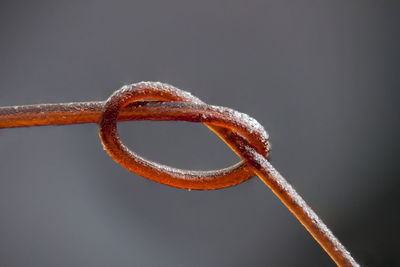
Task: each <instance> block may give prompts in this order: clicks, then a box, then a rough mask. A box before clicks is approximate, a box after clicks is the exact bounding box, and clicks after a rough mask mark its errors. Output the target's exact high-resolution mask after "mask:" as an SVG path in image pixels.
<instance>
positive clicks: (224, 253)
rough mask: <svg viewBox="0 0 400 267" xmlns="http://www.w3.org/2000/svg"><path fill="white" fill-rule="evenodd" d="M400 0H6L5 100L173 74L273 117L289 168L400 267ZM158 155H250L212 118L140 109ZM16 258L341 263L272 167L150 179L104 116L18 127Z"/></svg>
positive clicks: (1, 249) (135, 141)
mask: <svg viewBox="0 0 400 267" xmlns="http://www.w3.org/2000/svg"><path fill="white" fill-rule="evenodd" d="M399 12H400V4H399V3H398V2H397V3H395V2H393V3H390V2H389V1H385V2H382V1H362V2H353V3H348V2H347V1H331V2H329V3H328V2H318V1H302V2H291V1H282V0H277V1H251V2H250V1H195V2H194V1H142V2H138V1H79V2H78V1H75V2H72V1H31V2H28V1H25V2H22V1H21V2H20V1H1V3H0V36H1V42H0V73H1V74H0V105H1V106H9V105H23V104H36V103H58V102H71V101H92V100H93V101H94V100H105V99H107V98H108V96H109V95H110V94H111V93H112V92H113V91H115V90H117V89H118V88H120V87H121V86H122V85H124V84H129V83H134V82H138V81H142V80H149V81H162V82H167V83H170V84H173V85H175V86H177V87H179V88H181V89H184V90H187V91H190V92H192V93H193V94H194V95H195V96H197V97H199V98H200V99H202V100H204V101H205V102H206V103H209V104H214V105H220V106H228V107H230V108H233V109H236V110H239V111H241V112H244V113H247V114H249V115H250V116H252V117H254V118H255V119H257V120H258V121H259V122H260V123H261V124H262V125H264V127H265V128H266V129H267V131H268V132H269V133H270V136H271V142H272V152H271V159H272V163H273V164H274V166H275V167H276V168H277V169H278V170H279V171H280V172H281V173H282V174H283V175H284V176H285V177H286V178H287V180H288V181H289V182H290V183H292V185H293V186H294V187H295V188H296V190H297V191H298V192H299V193H300V194H301V195H302V196H303V197H304V199H305V200H306V201H307V202H308V203H309V204H310V206H311V207H312V208H313V209H314V210H315V211H316V212H317V213H318V214H319V215H320V216H321V218H322V219H323V220H324V221H325V223H326V224H327V225H328V226H329V227H330V228H331V229H332V231H333V232H334V233H335V234H336V235H337V237H338V238H339V239H340V240H341V241H342V242H343V244H344V245H345V246H346V247H347V248H348V249H349V250H350V251H351V252H352V254H353V255H354V257H355V258H356V259H357V260H358V261H359V262H360V263H361V264H362V265H363V266H395V265H400V260H399V259H398V252H399V243H398V239H399V237H400V230H399V228H398V227H399V223H400V220H399V208H400V207H399V197H398V191H399V184H400V182H399V163H398V155H399V152H400V149H399V148H400V147H399V141H398V137H399V134H400V126H399V125H400V124H399V111H400V106H399V100H400V92H399V86H400V75H399V70H400V51H399V47H400V37H399V26H400V24H399ZM119 130H120V134H121V136H122V139H123V141H124V142H125V143H126V144H127V145H128V146H129V147H130V148H131V149H132V150H133V151H136V152H138V153H140V154H141V155H144V156H145V157H147V158H150V159H152V160H156V161H159V162H161V163H164V164H169V165H172V166H175V167H180V168H186V169H204V170H207V169H216V168H222V167H226V166H228V165H230V164H233V163H235V162H236V161H237V160H238V158H237V157H236V155H235V154H234V153H233V152H232V151H230V149H229V148H228V147H227V146H226V145H225V144H224V143H223V142H222V141H221V140H219V139H218V137H216V136H215V135H214V134H213V133H211V132H210V131H208V130H207V129H206V127H204V126H202V125H201V124H193V123H184V122H124V123H120V124H119ZM0 149H1V153H0V236H1V238H0V266H334V263H333V262H332V261H331V259H330V258H329V257H328V256H327V255H326V254H325V252H324V251H323V250H322V249H321V248H320V247H319V245H318V244H317V243H316V242H315V241H314V240H313V239H312V237H311V236H310V235H309V234H308V233H307V232H306V230H305V229H304V228H303V227H302V226H301V225H300V224H299V222H298V221H297V220H296V219H295V218H294V216H293V215H292V214H291V213H290V212H289V211H288V210H287V209H286V208H285V207H284V206H283V204H281V203H280V201H279V200H278V199H277V198H276V197H275V195H274V194H273V193H272V192H271V191H270V189H269V188H267V187H266V186H264V184H263V183H262V182H261V181H260V180H259V179H257V178H253V179H251V180H249V181H247V182H245V183H243V184H240V185H238V186H236V187H231V188H227V189H223V190H216V191H190V192H189V191H187V190H181V189H176V188H171V187H167V186H164V185H161V184H157V183H155V182H152V181H149V180H146V179H143V178H141V177H139V176H137V175H135V174H133V173H130V172H129V171H127V170H126V169H124V168H122V167H121V166H119V165H118V164H116V163H115V162H114V161H113V160H112V159H111V158H110V157H109V156H108V155H107V153H106V152H105V151H104V150H103V148H102V146H101V143H100V140H99V139H98V135H97V125H96V124H86V125H74V126H58V127H57V126H49V127H34V128H19V129H4V130H1V131H0Z"/></svg>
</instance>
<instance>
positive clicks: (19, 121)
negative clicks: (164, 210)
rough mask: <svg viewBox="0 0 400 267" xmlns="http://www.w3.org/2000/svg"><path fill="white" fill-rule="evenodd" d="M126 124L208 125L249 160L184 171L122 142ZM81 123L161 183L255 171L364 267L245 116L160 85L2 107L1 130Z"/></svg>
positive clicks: (333, 246) (324, 241)
mask: <svg viewBox="0 0 400 267" xmlns="http://www.w3.org/2000/svg"><path fill="white" fill-rule="evenodd" d="M144 99H156V100H159V101H143V100H144ZM162 101H178V102H162ZM124 120H180V121H191V122H202V123H204V124H206V125H207V126H208V127H209V128H210V129H211V130H213V131H214V132H215V133H216V134H218V135H219V136H220V137H221V138H222V139H223V140H224V141H225V142H226V143H227V144H228V145H229V146H230V147H231V148H232V149H233V150H234V151H235V152H236V153H237V154H238V155H239V156H240V157H241V158H242V160H243V161H242V162H241V163H239V164H236V165H233V166H231V167H229V168H226V169H222V170H217V171H206V172H204V171H188V170H180V169H175V168H171V167H168V166H164V165H160V164H157V163H154V162H151V161H147V160H145V159H143V158H141V157H140V156H139V155H137V154H135V153H133V152H132V151H130V150H129V149H128V148H127V147H125V146H124V145H123V144H122V143H121V142H120V140H119V136H118V132H117V129H116V122H117V121H124ZM76 123H99V128H100V131H99V134H100V137H101V139H102V142H103V145H104V147H105V149H106V150H107V152H108V153H109V154H110V155H111V156H112V157H113V158H114V159H115V160H116V161H117V162H118V163H120V164H121V165H123V166H124V167H126V168H127V169H129V170H131V171H133V172H135V173H138V174H139V175H141V176H144V177H146V178H149V179H151V180H154V181H156V182H159V183H163V184H167V185H170V186H175V187H180V188H188V189H217V188H222V187H227V186H232V185H235V184H238V183H240V182H243V181H244V180H246V179H248V178H250V177H251V176H253V174H254V173H255V174H256V175H257V176H258V177H259V178H260V179H261V180H262V181H263V182H264V183H265V184H266V185H267V186H268V187H270V188H271V189H272V191H273V192H274V193H275V194H276V195H277V196H278V197H279V199H280V200H281V201H282V202H283V203H284V204H285V206H286V207H287V208H288V209H289V210H290V211H291V212H292V213H293V214H294V215H295V216H296V218H297V219H298V220H299V221H300V222H301V223H302V224H303V226H304V227H305V228H306V229H307V230H308V231H309V232H310V234H311V235H312V236H313V237H314V238H315V239H316V240H317V241H318V243H319V244H320V245H321V246H322V247H323V248H324V250H325V251H326V252H327V253H328V254H329V256H330V257H331V258H332V259H333V260H334V261H335V262H336V264H337V265H338V266H359V265H358V264H357V262H356V261H355V260H354V259H353V258H352V257H351V255H350V253H349V252H348V251H347V250H346V249H345V247H344V246H343V245H342V244H341V243H340V242H339V241H338V239H337V238H336V237H335V236H334V235H333V234H332V232H331V231H330V230H329V229H328V227H327V226H326V225H325V224H324V223H323V222H322V221H321V220H320V219H319V217H318V216H317V215H316V213H315V212H314V211H313V210H312V209H311V208H310V207H309V206H308V205H307V204H306V202H305V201H304V200H303V199H302V198H301V197H300V195H299V194H298V193H297V192H296V191H295V190H294V189H293V187H292V186H291V185H290V184H289V183H288V182H287V181H286V180H285V179H284V178H283V177H282V175H281V174H280V173H279V172H278V171H277V170H276V169H275V168H274V167H273V166H272V165H271V164H270V162H269V161H268V160H267V156H268V149H269V146H268V142H267V140H268V135H267V134H266V132H265V131H264V130H263V128H262V127H259V125H258V124H257V123H255V121H252V119H251V118H249V117H246V116H245V115H244V114H241V113H238V112H236V111H233V110H230V109H227V108H221V107H216V106H210V105H206V104H205V103H203V102H201V101H200V100H198V99H197V98H194V97H193V96H191V95H188V94H187V93H184V92H182V91H180V90H178V89H176V88H173V87H171V86H167V85H164V84H159V83H156V84H155V83H141V84H136V85H132V86H130V87H124V88H122V89H121V90H119V91H117V92H116V93H114V94H113V95H112V96H111V97H110V99H109V100H108V101H106V102H81V103H69V104H45V105H30V106H15V107H0V128H11V127H26V126H40V125H64V124H76Z"/></svg>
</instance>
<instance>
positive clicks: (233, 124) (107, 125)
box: [99, 82, 269, 189]
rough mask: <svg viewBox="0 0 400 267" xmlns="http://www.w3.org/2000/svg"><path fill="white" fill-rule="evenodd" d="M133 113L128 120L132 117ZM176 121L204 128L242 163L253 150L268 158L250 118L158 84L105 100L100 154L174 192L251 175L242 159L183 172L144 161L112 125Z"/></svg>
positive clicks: (233, 182) (144, 84) (228, 182)
mask: <svg viewBox="0 0 400 267" xmlns="http://www.w3.org/2000/svg"><path fill="white" fill-rule="evenodd" d="M132 114H133V115H132ZM120 117H124V119H125V120H126V119H129V120H177V121H190V122H201V123H204V124H205V125H206V126H207V127H208V128H210V129H211V130H212V131H214V132H215V133H216V134H217V135H218V136H219V137H220V138H222V139H223V140H224V141H225V143H227V144H228V146H229V147H230V148H231V149H232V150H234V151H235V152H236V153H237V154H238V155H239V156H241V157H242V159H243V151H246V150H248V149H253V150H255V151H257V152H258V153H259V154H261V155H262V156H264V157H267V156H268V152H269V143H268V134H267V133H266V131H265V130H264V128H263V127H262V126H261V125H260V124H259V123H258V122H257V121H256V120H254V119H253V118H251V117H249V116H248V115H246V114H243V113H240V112H238V111H235V110H232V109H229V108H226V107H218V106H212V105H207V104H205V103H204V102H202V101H201V100H200V99H198V98H196V97H194V96H192V95H191V94H190V93H188V92H186V91H183V90H180V89H178V88H175V87H173V86H171V85H168V84H163V83H159V82H141V83H137V84H132V85H127V86H124V87H122V88H121V89H119V90H118V91H116V92H114V93H113V94H112V95H111V96H110V98H109V99H108V100H107V101H106V103H105V105H104V109H103V113H102V115H101V117H100V121H99V135H100V138H101V141H102V143H103V146H104V148H105V150H107V152H108V153H109V154H110V156H111V157H112V158H114V160H115V161H116V162H118V163H119V164H121V165H122V166H124V167H125V168H127V169H128V170H130V171H132V172H134V173H136V174H138V175H140V176H143V177H145V178H148V179H150V180H153V181H156V182H158V183H162V184H166V185H170V186H173V187H179V188H186V189H218V188H224V187H228V186H233V185H236V184H239V183H241V182H243V181H245V180H247V179H249V178H250V177H252V176H254V171H253V170H252V169H251V168H249V166H248V163H247V162H246V161H245V160H242V161H240V162H238V163H237V164H235V165H232V166H230V167H227V168H224V169H219V170H210V171H197V170H182V169H177V168H173V167H169V166H166V165H162V164H159V163H156V162H153V161H150V160H147V159H145V158H143V157H141V156H140V155H138V154H136V153H134V152H132V151H131V150H130V149H129V148H128V147H126V146H125V145H124V144H122V142H121V140H120V138H119V134H118V130H117V121H118V119H119V118H120Z"/></svg>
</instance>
